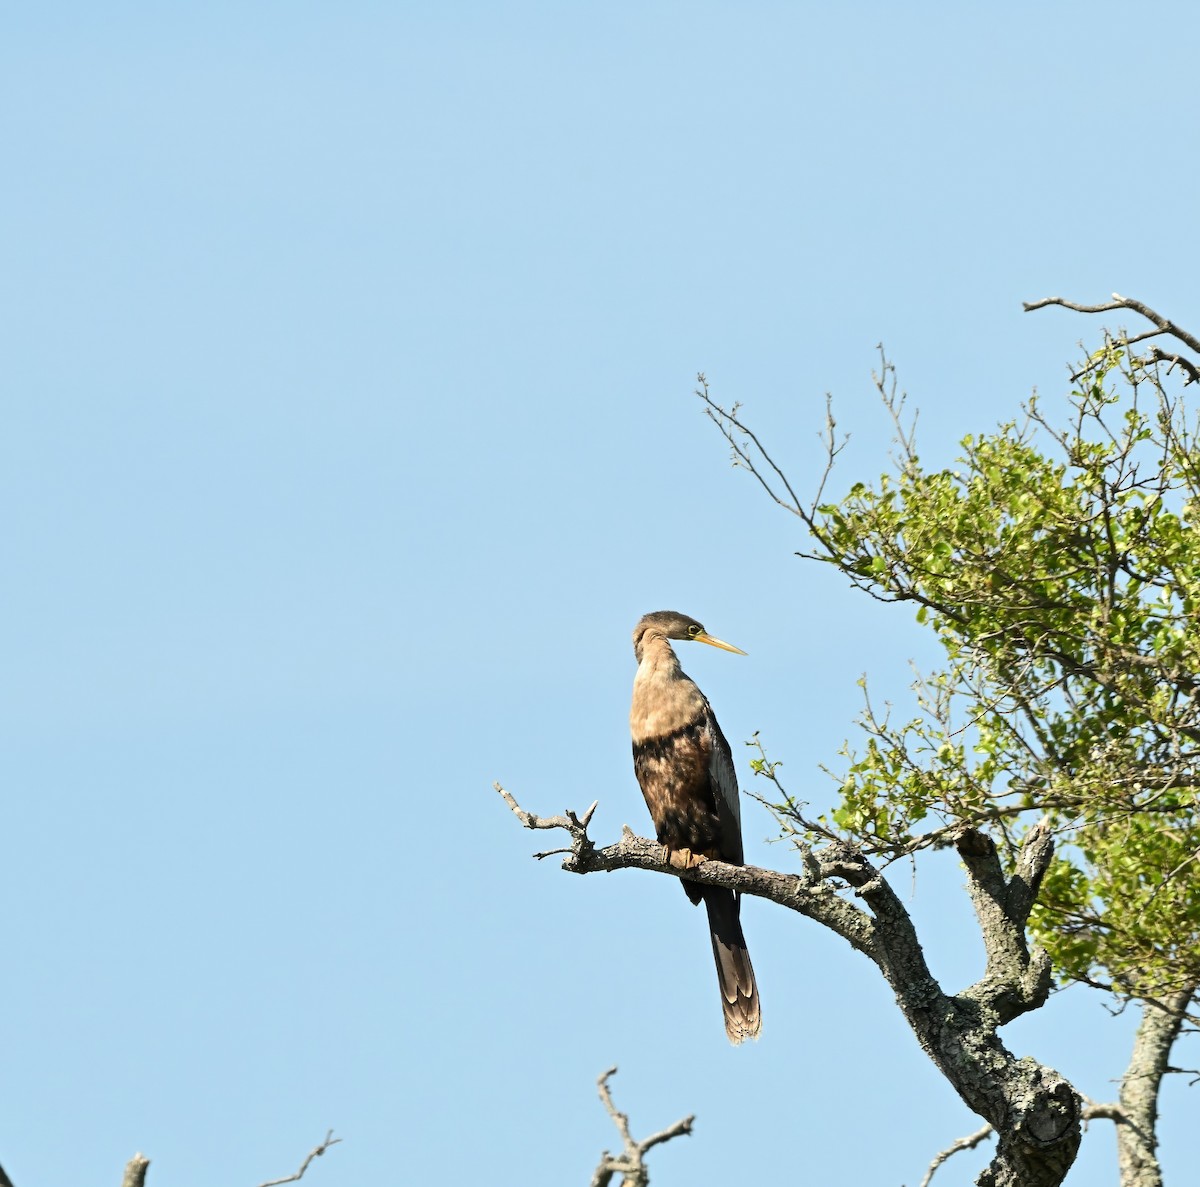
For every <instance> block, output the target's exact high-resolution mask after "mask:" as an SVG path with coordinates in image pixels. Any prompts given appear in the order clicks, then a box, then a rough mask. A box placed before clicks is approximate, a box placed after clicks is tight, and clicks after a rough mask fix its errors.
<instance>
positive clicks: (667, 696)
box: [629, 610, 762, 1043]
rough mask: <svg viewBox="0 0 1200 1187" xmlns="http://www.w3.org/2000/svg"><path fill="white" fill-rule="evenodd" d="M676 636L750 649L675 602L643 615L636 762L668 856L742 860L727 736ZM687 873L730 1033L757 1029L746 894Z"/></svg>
mask: <svg viewBox="0 0 1200 1187" xmlns="http://www.w3.org/2000/svg"><path fill="white" fill-rule="evenodd" d="M671 639H690V640H692V641H694V642H696V643H708V644H710V645H711V646H713V647H721V648H724V650H726V651H735V652H737V654H738V655H745V654H746V653H745V652H744V651H742V650H741V649H740V648H738V647H734V646H732V645H731V644H729V643H723V642H722V641H721V640H720V639H714V638H713V637H712V636H711V635H710V634H708V633H707V632H706V631H705V629H704V628H703V627H702V626H701V625H700V624H699V623H698V622H697V621H696V620H695V619H694V618H689V617H688V616H687V615H686V614H678V613H676V612H675V611H674V610H659V611H657V612H656V613H654V614H647V615H646V616H645V618H643V619H642V620H641V622H639V623H638V624H637V627H636V628H635V630H634V632H633V651H634V654H635V655H636V656H637V661H638V670H637V675H636V676H635V677H634V681H633V707H632V709H631V710H630V713H629V728H630V730H631V732H632V733H633V769H634V771H635V772H636V773H637V779H638V783H640V784H641V787H642V795H644V796H645V797H646V806H647V807H648V808H649V809H650V816H651V818H652V819H653V821H654V827H655V829H656V830H657V834H658V842H659V844H660V845H663V846H665V847H666V850H667V860H668V862H669V863H670V864H672V865H674V866H676V867H677V868H678V867H682V868H684V869H689V868H694V867H695V866H696V865H697V864H699V862H701V861H703V860H704V858H706V857H707V858H714V859H716V860H717V861H725V862H729V863H730V864H732V865H741V864H742V814H741V807H740V805H739V803H738V786H737V776H736V775H735V774H734V770H733V757H732V755H731V754H730V752H729V743H728V742H726V741H725V735H724V734H722V733H721V727H720V726H719V725H718V724H717V718H716V716H715V714H714V713H713V711H712V706H711V705H709V703H708V701H707V699H706V698H705V696H704V694H703V693H702V692H701V691H700V690H699V689H698V688H697V687H696V685H695V684H694V683H693V681H692V680H691V679H690V678H689V677H688V676H687V675H686V674H685V673H684V671H683V669H682V668H681V667H680V666H679V660H678V658H677V657H676V655H675V652H674V651H673V650H672V648H671V643H670V640H671ZM681 881H682V883H683V889H684V891H685V892H686V894H687V896H688V898H689V899H691V900H692V902H693V903H699V902H700V900H701V899H703V900H704V906H705V907H706V908H707V910H708V927H709V931H710V932H711V933H712V946H713V956H714V957H716V961H717V979H718V981H719V982H720V985H721V1005H722V1006H723V1007H724V1010H725V1033H726V1034H727V1035H728V1036H729V1041H730V1042H732V1043H740V1042H741V1041H742V1040H743V1039H745V1038H747V1037H750V1038H757V1036H758V1032H759V1030H760V1029H761V1028H762V1015H761V1013H760V1011H759V1004H758V988H757V986H756V985H755V984H754V969H753V968H752V967H751V965H750V953H749V952H747V951H746V938H745V936H743V935H742V925H741V920H740V917H739V916H740V912H741V904H740V901H739V898H738V896H737V895H736V894H734V892H733V891H732V890H726V889H724V888H723V887H719V886H701V885H700V884H699V883H696V882H690V881H688V880H687V879H686V878H684V879H681Z"/></svg>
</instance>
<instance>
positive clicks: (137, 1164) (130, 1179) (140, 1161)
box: [121, 1154, 150, 1187]
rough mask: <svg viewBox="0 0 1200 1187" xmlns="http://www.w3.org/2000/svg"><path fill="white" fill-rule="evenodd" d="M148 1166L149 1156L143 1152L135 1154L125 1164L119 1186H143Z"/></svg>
mask: <svg viewBox="0 0 1200 1187" xmlns="http://www.w3.org/2000/svg"><path fill="white" fill-rule="evenodd" d="M149 1166H150V1159H149V1158H147V1157H146V1156H145V1155H144V1154H135V1155H134V1156H133V1157H132V1158H131V1159H130V1160H129V1161H128V1162H127V1163H126V1164H125V1177H124V1178H123V1179H122V1180H121V1187H143V1184H144V1183H145V1182H146V1171H147V1170H148V1169H149Z"/></svg>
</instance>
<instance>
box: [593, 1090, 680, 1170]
mask: <svg viewBox="0 0 1200 1187" xmlns="http://www.w3.org/2000/svg"><path fill="white" fill-rule="evenodd" d="M616 1074H617V1069H616V1068H615V1067H610V1068H609V1069H608V1071H606V1072H603V1073H602V1074H601V1075H600V1077H599V1078H598V1079H597V1080H596V1086H597V1088H599V1090H600V1100H601V1101H602V1102H603V1104H604V1108H605V1110H606V1111H607V1113H608V1115H609V1116H610V1117H611V1118H612V1122H613V1124H614V1125H615V1126H616V1127H617V1132H618V1133H619V1134H620V1135H621V1141H622V1142H623V1143H624V1146H625V1148H624V1150H623V1151H622V1152H621V1153H620V1154H618V1155H616V1156H615V1157H614V1156H613V1155H611V1154H609V1152H608V1151H607V1150H605V1151H604V1152H603V1153H602V1154H601V1155H600V1163H599V1165H598V1166H597V1167H596V1170H595V1173H594V1174H593V1175H592V1182H591V1187H608V1184H609V1183H610V1182H612V1177H613V1175H621V1176H622V1180H621V1181H622V1183H623V1184H624V1185H625V1187H646V1185H647V1184H648V1183H649V1182H650V1172H649V1170H648V1169H647V1167H646V1163H645V1156H646V1154H647V1153H648V1152H649V1151H650V1150H652V1149H653V1148H654V1147H655V1146H660V1145H662V1143H663V1142H669V1141H670V1140H671V1139H672V1138H677V1137H682V1136H683V1135H685V1134H690V1133H691V1132H692V1122H693V1121H695V1119H696V1118H695V1117H694V1116H691V1117H684V1118H683V1120H681V1121H676V1122H675V1124H674V1125H668V1126H667V1128H666V1129H660V1130H659V1131H658V1133H654V1134H651V1135H650V1136H649V1137H648V1138H643V1139H642V1140H641V1141H640V1142H639V1141H637V1140H636V1139H635V1138H634V1137H633V1136H632V1135H631V1134H630V1132H629V1117H628V1116H627V1115H626V1114H625V1113H621V1112H619V1111H618V1110H617V1107H616V1105H614V1104H613V1099H612V1093H611V1092H609V1090H608V1081H609V1078H610V1077H611V1076H615V1075H616Z"/></svg>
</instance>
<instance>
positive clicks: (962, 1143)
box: [919, 1125, 993, 1187]
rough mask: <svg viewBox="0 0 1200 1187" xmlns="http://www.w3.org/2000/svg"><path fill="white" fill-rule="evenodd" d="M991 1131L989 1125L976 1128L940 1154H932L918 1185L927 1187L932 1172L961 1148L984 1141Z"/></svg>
mask: <svg viewBox="0 0 1200 1187" xmlns="http://www.w3.org/2000/svg"><path fill="white" fill-rule="evenodd" d="M992 1133H993V1130H992V1127H991V1126H990V1125H985V1126H983V1128H982V1129H977V1130H976V1131H975V1132H974V1133H973V1134H970V1135H969V1136H968V1137H965V1138H959V1139H958V1141H957V1142H954V1143H953V1144H952V1145H950V1146H947V1147H946V1149H944V1150H943V1151H942V1152H941V1153H940V1154H936V1155H935V1156H934V1159H933V1161H932V1162H931V1163H930V1164H929V1169H928V1170H927V1171H926V1172H925V1177H924V1178H923V1179H922V1180H921V1182H920V1185H919V1187H929V1184H930V1181H931V1180H932V1179H933V1176H934V1172H935V1171H936V1170H937V1168H938V1167H939V1166H941V1165H942V1163H943V1162H945V1161H946V1160H947V1159H949V1158H952V1157H953V1156H954V1155H955V1154H959V1153H961V1152H962V1151H963V1150H974V1149H975V1147H976V1146H978V1145H979V1143H980V1142H983V1141H986V1140H987V1139H988V1138H989V1137H991V1135H992Z"/></svg>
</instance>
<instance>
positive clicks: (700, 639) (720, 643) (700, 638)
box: [692, 635, 747, 655]
mask: <svg viewBox="0 0 1200 1187" xmlns="http://www.w3.org/2000/svg"><path fill="white" fill-rule="evenodd" d="M692 639H693V640H694V641H695V642H697V643H707V644H708V645H709V646H710V647H719V648H720V649H721V650H722V651H732V652H733V653H734V654H735V655H746V654H747V653H746V652H745V651H743V650H742V649H741V648H740V647H735V646H734V645H733V644H732V643H726V642H725V640H724V639H714V638H713V637H712V635H693V636H692Z"/></svg>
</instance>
